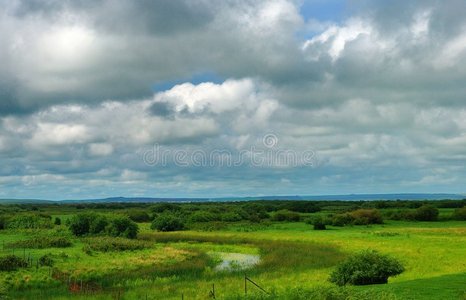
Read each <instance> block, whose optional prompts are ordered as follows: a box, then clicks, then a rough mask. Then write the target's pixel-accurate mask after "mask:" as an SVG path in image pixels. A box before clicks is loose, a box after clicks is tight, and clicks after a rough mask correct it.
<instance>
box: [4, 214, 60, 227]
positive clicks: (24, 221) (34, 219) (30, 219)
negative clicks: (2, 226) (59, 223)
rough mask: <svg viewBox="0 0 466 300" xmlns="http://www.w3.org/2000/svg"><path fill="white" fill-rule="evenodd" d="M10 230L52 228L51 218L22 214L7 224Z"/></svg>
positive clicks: (9, 220)
mask: <svg viewBox="0 0 466 300" xmlns="http://www.w3.org/2000/svg"><path fill="white" fill-rule="evenodd" d="M6 224H7V226H6V227H7V228H9V229H44V228H52V222H51V220H50V216H45V215H40V214H20V215H17V216H14V217H11V218H10V219H8V221H7V222H6Z"/></svg>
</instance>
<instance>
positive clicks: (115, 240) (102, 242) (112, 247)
mask: <svg viewBox="0 0 466 300" xmlns="http://www.w3.org/2000/svg"><path fill="white" fill-rule="evenodd" d="M84 242H85V243H86V245H85V246H84V249H83V250H84V252H86V253H91V251H100V252H111V251H127V250H142V249H146V248H149V247H151V246H152V244H153V243H151V242H148V241H140V240H132V239H126V238H120V237H92V238H87V239H85V240H84Z"/></svg>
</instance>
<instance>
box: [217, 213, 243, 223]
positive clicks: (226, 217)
mask: <svg viewBox="0 0 466 300" xmlns="http://www.w3.org/2000/svg"><path fill="white" fill-rule="evenodd" d="M221 219H222V221H223V222H238V221H241V220H242V219H243V218H242V217H241V216H240V214H238V213H236V212H226V213H224V214H222V216H221Z"/></svg>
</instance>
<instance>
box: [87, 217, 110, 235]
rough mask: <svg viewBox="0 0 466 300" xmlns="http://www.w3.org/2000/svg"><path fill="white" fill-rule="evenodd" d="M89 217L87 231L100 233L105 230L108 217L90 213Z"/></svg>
mask: <svg viewBox="0 0 466 300" xmlns="http://www.w3.org/2000/svg"><path fill="white" fill-rule="evenodd" d="M88 217H89V233H90V234H100V233H103V232H105V230H106V228H107V226H108V219H107V217H106V216H104V215H96V214H92V215H90V216H88Z"/></svg>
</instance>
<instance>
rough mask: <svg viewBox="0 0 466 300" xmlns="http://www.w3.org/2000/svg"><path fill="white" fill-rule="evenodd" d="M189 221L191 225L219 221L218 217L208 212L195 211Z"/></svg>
mask: <svg viewBox="0 0 466 300" xmlns="http://www.w3.org/2000/svg"><path fill="white" fill-rule="evenodd" d="M189 220H190V221H191V222H193V223H200V222H212V221H219V220H220V219H219V217H218V215H216V214H214V213H211V212H208V211H203V210H200V211H196V212H194V213H193V214H192V215H191V217H190V218H189Z"/></svg>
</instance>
